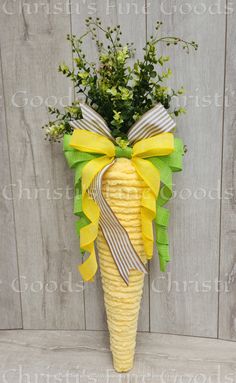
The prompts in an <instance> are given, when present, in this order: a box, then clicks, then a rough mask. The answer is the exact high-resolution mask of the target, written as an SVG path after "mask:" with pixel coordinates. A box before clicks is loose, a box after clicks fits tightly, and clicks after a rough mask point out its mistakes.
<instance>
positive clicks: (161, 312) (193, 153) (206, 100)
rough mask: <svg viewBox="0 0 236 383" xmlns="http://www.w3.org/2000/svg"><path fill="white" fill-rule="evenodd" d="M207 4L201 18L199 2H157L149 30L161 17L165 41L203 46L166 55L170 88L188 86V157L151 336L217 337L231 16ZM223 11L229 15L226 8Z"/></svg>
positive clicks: (183, 125)
mask: <svg viewBox="0 0 236 383" xmlns="http://www.w3.org/2000/svg"><path fill="white" fill-rule="evenodd" d="M204 5H205V7H206V10H205V11H204V12H202V11H201V12H199V9H197V10H196V2H194V1H188V5H187V6H186V7H183V5H182V4H181V3H177V2H161V3H160V4H158V3H157V2H154V1H152V3H151V7H150V8H149V9H148V13H149V14H148V30H149V32H151V31H153V29H154V26H155V21H156V20H157V19H159V20H162V21H163V22H164V27H163V35H165V33H168V34H170V35H177V36H182V37H183V38H184V39H188V40H190V41H191V40H195V41H197V42H198V43H199V46H200V48H199V51H198V52H197V53H195V52H193V53H191V54H190V56H187V55H185V54H184V52H183V51H182V49H180V48H179V49H178V48H176V49H175V48H172V49H171V48H168V47H163V50H161V51H162V52H164V53H165V54H169V55H170V56H171V64H170V65H171V68H172V71H173V74H174V76H173V77H174V78H173V81H172V84H173V85H174V86H175V88H176V87H180V86H181V85H182V84H183V85H184V87H185V88H187V109H188V113H187V115H186V116H184V117H183V118H181V119H179V120H178V128H177V133H178V134H179V136H181V137H182V138H183V139H184V142H185V143H186V144H187V147H188V153H187V155H186V159H185V161H184V172H183V173H182V174H177V175H175V176H174V184H175V190H176V193H177V197H176V198H175V199H174V200H173V201H172V203H171V204H169V207H170V210H171V225H170V226H171V227H170V231H169V232H170V243H171V247H170V253H171V257H172V261H171V264H170V266H169V275H167V274H162V275H161V274H160V273H159V271H158V270H159V265H158V260H157V258H156V259H155V260H154V262H153V263H152V265H151V270H152V274H151V292H150V295H151V304H150V308H151V331H157V332H165V333H175V334H185V335H195V336H208V337H216V336H217V310H218V292H217V288H216V287H215V280H217V278H218V264H219V221H220V199H219V197H217V195H216V194H217V192H216V191H217V188H219V187H220V185H219V182H220V181H219V180H220V177H221V146H222V107H220V106H218V103H219V97H220V96H222V89H223V82H224V38H225V14H224V12H220V13H219V14H218V13H217V14H216V15H214V16H212V14H211V9H210V6H211V5H212V4H211V2H210V4H209V3H207V4H204ZM221 5H222V9H223V8H224V5H225V2H223V3H222V4H221ZM195 10H196V11H195ZM186 12H188V14H186ZM197 12H198V14H197ZM216 36H217V39H216ZM231 81H232V79H231ZM217 96H218V98H217ZM161 278H163V279H161ZM168 282H170V283H168Z"/></svg>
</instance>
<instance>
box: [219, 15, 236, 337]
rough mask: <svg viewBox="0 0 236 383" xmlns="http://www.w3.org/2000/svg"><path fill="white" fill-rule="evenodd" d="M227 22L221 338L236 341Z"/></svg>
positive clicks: (231, 44)
mask: <svg viewBox="0 0 236 383" xmlns="http://www.w3.org/2000/svg"><path fill="white" fill-rule="evenodd" d="M227 19H228V20H227V40H226V68H225V70H226V81H225V105H224V145H223V174H222V217H221V259H220V286H219V287H220V300H219V303H220V306H219V336H220V338H223V339H231V340H236V293H235V286H236V251H235V249H236V235H235V234H236V172H235V169H236V155H235V153H236V149H235V148H236V101H235V84H236V55H235V39H236V30H235V23H234V19H233V15H232V14H231V13H230V14H229V15H228V16H227Z"/></svg>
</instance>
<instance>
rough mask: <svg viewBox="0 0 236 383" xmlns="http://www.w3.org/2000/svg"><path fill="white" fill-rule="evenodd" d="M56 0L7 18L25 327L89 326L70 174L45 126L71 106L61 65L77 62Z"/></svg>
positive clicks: (4, 34)
mask: <svg viewBox="0 0 236 383" xmlns="http://www.w3.org/2000/svg"><path fill="white" fill-rule="evenodd" d="M10 3H11V4H10ZM56 3H57V2H56V1H49V2H47V5H48V6H49V7H50V8H49V9H48V8H47V7H46V6H45V7H42V6H40V4H41V2H39V1H38V2H34V4H31V6H32V8H30V9H29V8H27V7H22V9H21V8H18V7H17V3H16V2H14V1H11V2H9V4H8V5H9V6H11V7H12V9H13V10H14V12H12V13H13V14H8V15H6V14H5V15H3V13H1V33H0V35H1V44H2V68H3V80H4V89H5V104H6V123H7V128H8V136H9V151H10V153H11V157H10V158H11V164H10V165H11V173H12V182H14V183H16V185H17V186H16V187H15V188H14V189H13V196H14V208H15V220H16V236H17V246H18V254H19V273H20V275H19V278H20V281H21V291H22V293H21V298H22V309H23V326H24V328H26V329H27V328H36V329H42V328H49V329H50V328H54V329H55V328H58V329H72V328H73V329H83V328H84V310H83V288H81V286H80V285H79V286H77V284H79V283H80V280H79V275H78V272H77V270H76V263H77V260H78V253H79V245H78V240H77V238H76V236H75V233H74V222H73V218H72V214H71V211H72V205H73V204H72V197H70V198H68V196H67V194H66V188H67V185H70V186H71V185H72V182H71V181H72V174H71V172H70V171H69V170H68V169H67V165H66V162H65V160H64V158H63V152H62V148H61V145H55V144H52V145H51V144H50V143H45V141H44V140H43V133H42V132H41V129H40V127H41V126H42V125H43V124H44V123H46V122H47V120H48V117H49V116H48V115H47V105H49V104H52V103H55V99H56V101H57V105H58V106H60V104H62V101H64V102H68V100H66V99H65V96H66V95H68V92H69V84H68V82H67V81H65V80H64V79H63V78H62V76H61V75H59V74H58V73H57V66H58V63H59V62H61V61H63V60H64V59H65V60H66V59H67V61H70V62H71V52H70V50H69V48H68V46H67V43H66V33H69V32H70V17H69V15H68V14H67V13H66V10H64V9H63V10H62V11H61V12H58V11H57V10H56V9H55V6H56ZM33 5H34V6H33ZM35 5H38V7H36V8H35ZM62 98H63V99H62ZM4 143H5V144H6V142H4ZM70 196H71V193H70ZM12 256H14V252H13V253H12V254H9V257H12ZM70 279H71V281H72V282H71V283H70Z"/></svg>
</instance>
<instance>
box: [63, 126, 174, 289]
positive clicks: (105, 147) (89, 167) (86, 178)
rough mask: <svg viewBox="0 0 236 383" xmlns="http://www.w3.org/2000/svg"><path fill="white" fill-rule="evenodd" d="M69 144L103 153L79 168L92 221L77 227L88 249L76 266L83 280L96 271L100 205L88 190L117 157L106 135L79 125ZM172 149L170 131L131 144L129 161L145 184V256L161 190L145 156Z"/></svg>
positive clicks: (86, 210)
mask: <svg viewBox="0 0 236 383" xmlns="http://www.w3.org/2000/svg"><path fill="white" fill-rule="evenodd" d="M70 146H71V147H73V148H74V149H77V150H79V151H81V152H86V153H98V154H102V155H103V156H101V157H97V158H94V159H92V160H90V161H89V162H88V163H87V164H86V165H85V166H84V168H83V170H82V209H83V212H84V213H85V215H86V216H87V217H88V219H89V220H90V221H91V222H90V223H89V224H88V225H86V226H85V227H82V228H81V230H80V241H81V247H82V248H83V249H84V250H85V251H88V252H89V253H90V256H89V257H88V259H87V260H86V261H85V262H84V263H83V264H81V265H80V266H79V270H80V273H81V275H82V277H83V279H84V280H85V281H89V280H92V279H93V277H94V275H95V273H96V271H97V260H96V255H95V249H94V241H95V240H96V238H97V235H98V225H99V215H100V209H99V206H98V205H97V204H96V202H95V201H94V200H93V199H92V198H91V197H90V196H89V194H88V190H89V188H90V186H91V184H92V182H93V180H94V178H95V177H96V175H97V174H98V173H99V172H100V171H101V170H102V169H103V168H104V167H105V166H107V165H109V164H111V163H112V162H113V161H114V159H115V157H116V146H115V144H114V143H113V142H112V140H111V139H110V138H108V137H105V136H103V135H100V134H99V133H94V132H90V131H87V130H82V129H75V130H74V132H73V134H72V137H71V141H70ZM173 151H174V137H173V134H172V133H160V134H158V135H155V136H153V137H149V138H144V139H141V140H140V141H138V142H136V143H135V144H134V145H133V148H132V153H131V161H132V164H133V165H134V167H135V169H136V171H137V173H138V174H139V176H140V177H141V178H142V179H143V180H144V182H145V183H146V185H147V186H148V191H145V192H144V193H143V195H142V200H141V226H142V236H143V242H144V249H145V253H146V257H147V259H151V258H152V255H153V248H154V246H153V242H154V239H153V227H152V221H153V219H154V218H155V216H156V199H157V196H158V193H159V190H160V172H159V170H158V169H157V168H156V167H155V166H154V165H153V164H152V163H151V162H150V161H147V160H146V159H145V158H149V157H155V156H167V155H169V154H171V153H172V152H173Z"/></svg>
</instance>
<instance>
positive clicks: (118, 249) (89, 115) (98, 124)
mask: <svg viewBox="0 0 236 383" xmlns="http://www.w3.org/2000/svg"><path fill="white" fill-rule="evenodd" d="M80 107H81V111H82V115H83V118H82V119H81V120H77V121H75V120H74V121H71V122H70V124H71V126H72V127H73V128H75V129H83V130H88V131H90V132H94V133H98V134H101V135H103V136H105V137H107V138H109V139H110V140H111V141H112V142H115V139H114V138H113V137H112V135H111V131H110V129H109V127H108V126H107V124H106V122H105V120H104V119H103V118H102V117H101V116H100V115H99V114H98V113H97V112H96V111H95V110H94V109H92V108H91V107H90V106H88V105H87V104H84V103H80ZM174 127H175V122H174V121H173V119H172V118H171V117H170V116H169V114H168V113H167V111H166V109H165V108H164V107H163V105H162V104H157V105H156V106H155V107H154V108H152V109H150V110H149V111H148V112H146V113H145V114H144V115H143V116H142V117H141V118H140V119H139V120H138V121H137V122H136V123H135V124H134V125H133V126H132V127H131V128H130V130H129V132H128V140H129V143H130V144H131V145H133V144H135V143H136V142H137V141H140V140H142V139H144V138H149V137H153V136H155V135H157V134H160V133H164V132H170V131H171V130H172V129H174ZM115 161H116V160H114V161H113V162H112V163H111V164H109V165H107V166H105V167H104V168H103V169H102V170H101V171H100V172H99V173H98V174H97V176H96V177H95V178H94V180H93V182H92V184H91V186H90V188H89V190H88V192H89V195H90V196H91V197H92V198H93V199H94V201H95V202H96V203H97V204H98V206H99V208H100V219H99V225H100V228H101V230H102V232H103V235H104V237H105V239H106V242H107V245H108V247H109V249H110V251H111V254H112V256H113V259H114V261H115V263H116V266H117V268H118V270H119V273H120V275H121V277H122V278H123V280H124V281H125V283H126V284H127V285H128V284H129V271H130V270H132V269H135V270H139V271H141V272H143V273H147V269H146V267H145V265H144V264H143V262H142V261H141V259H140V257H139V256H138V254H137V252H136V251H135V249H134V247H133V245H132V243H131V241H130V238H129V235H128V233H127V231H126V230H125V228H124V227H123V226H122V225H121V223H120V222H119V220H118V218H117V217H116V215H115V214H114V212H113V211H112V209H111V208H110V206H109V205H108V203H107V201H106V200H105V198H104V197H103V194H102V178H103V175H104V173H105V172H106V171H107V170H108V169H109V167H110V166H112V165H113V164H114V162H115Z"/></svg>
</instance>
